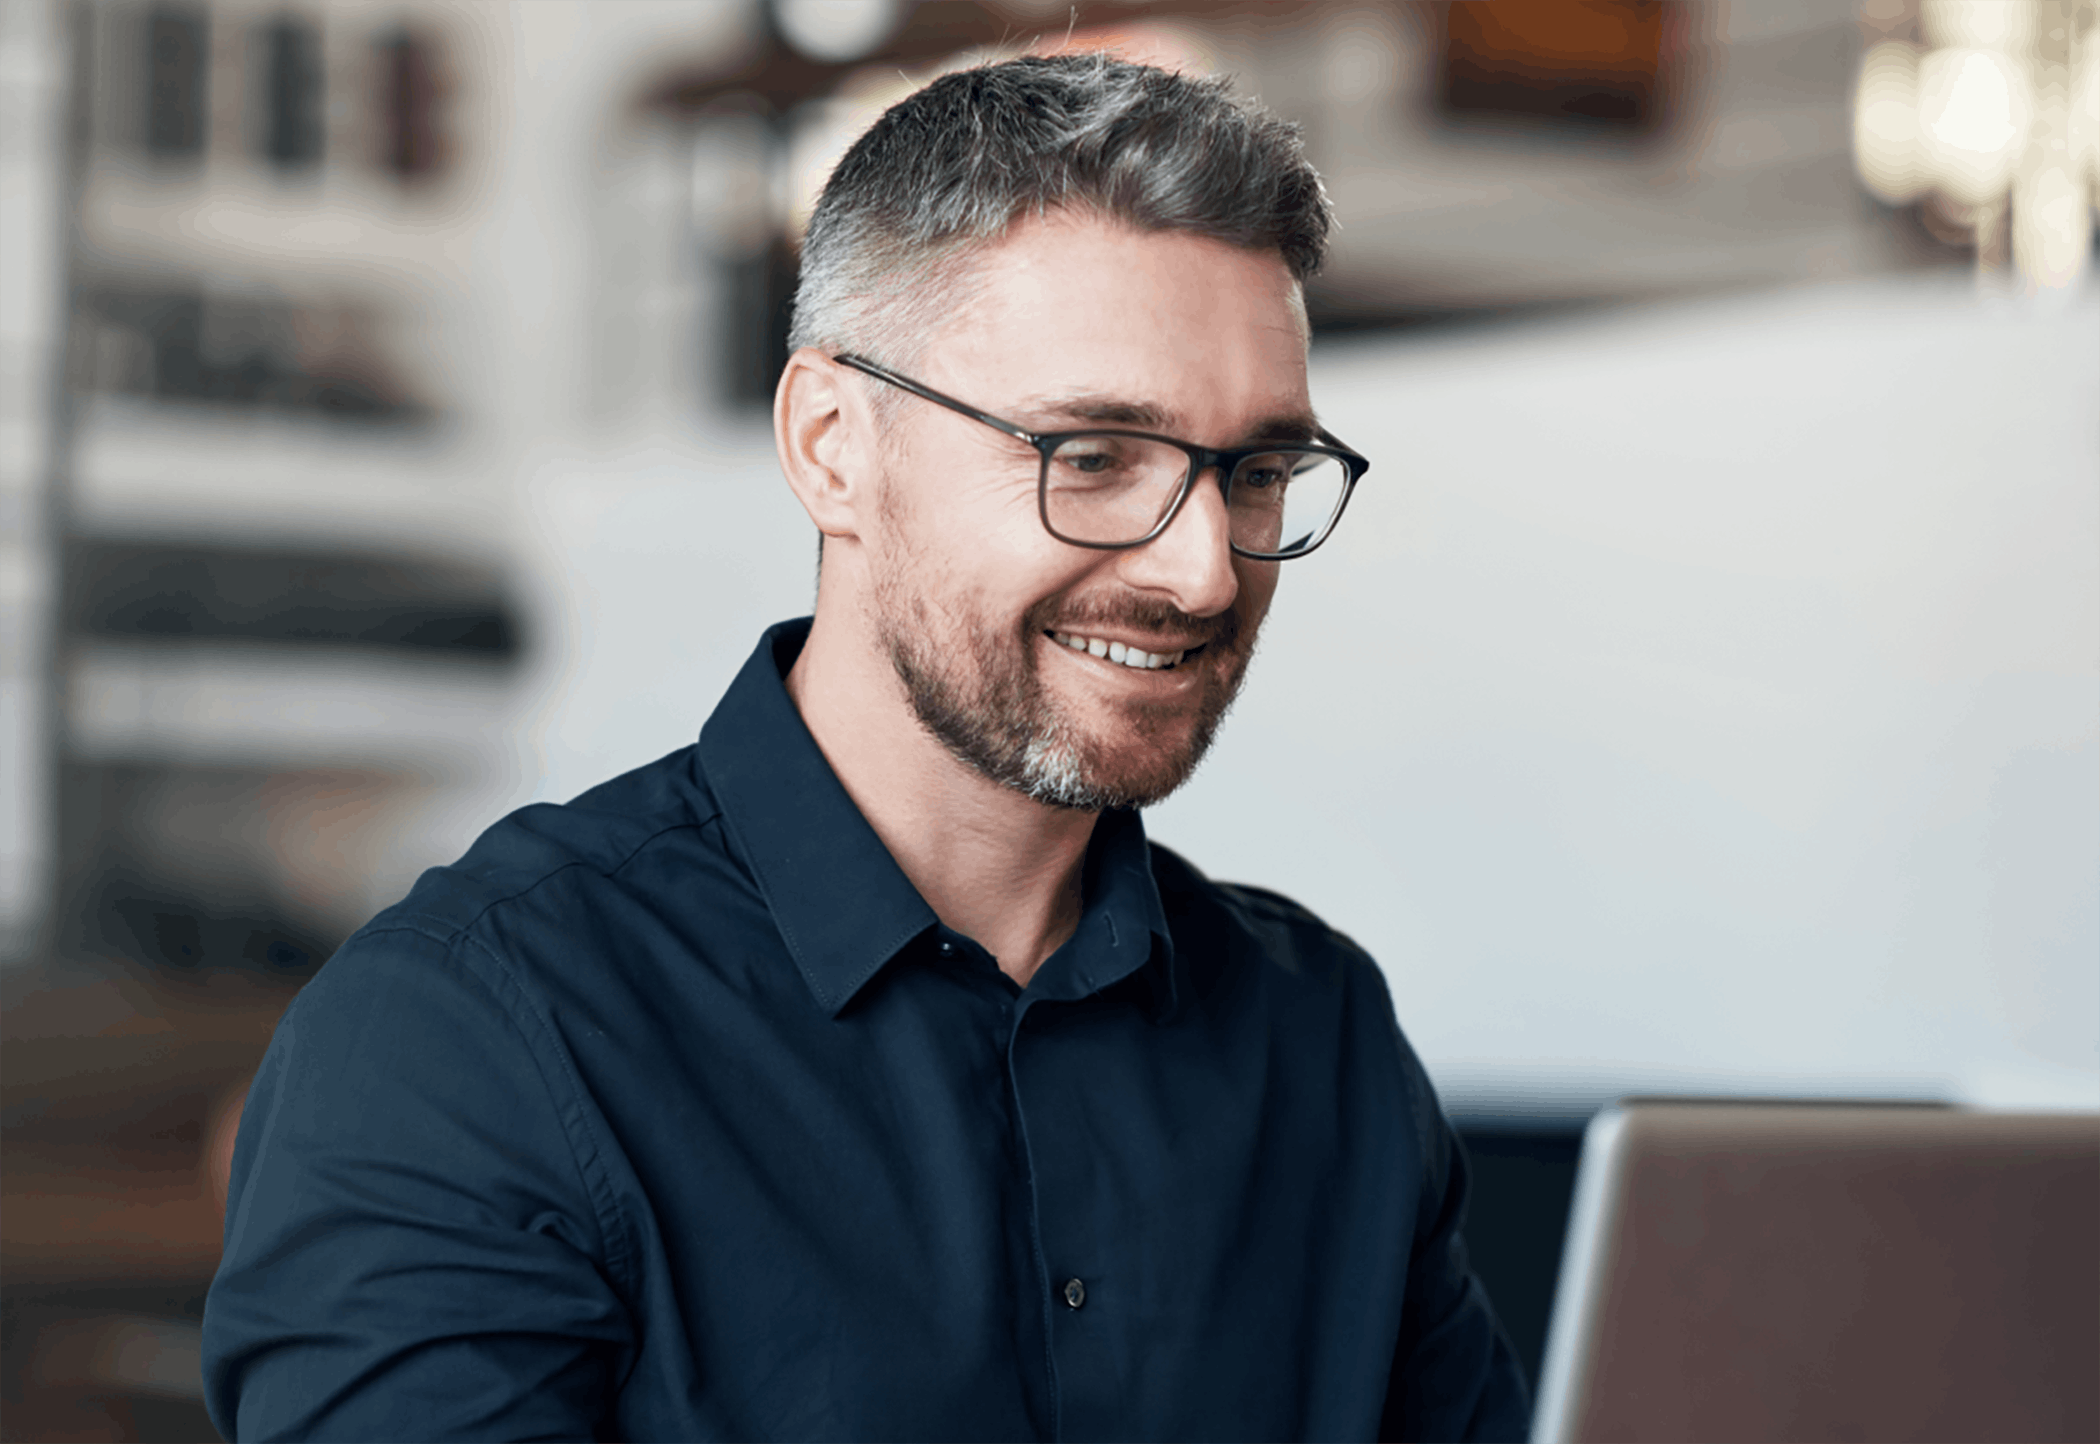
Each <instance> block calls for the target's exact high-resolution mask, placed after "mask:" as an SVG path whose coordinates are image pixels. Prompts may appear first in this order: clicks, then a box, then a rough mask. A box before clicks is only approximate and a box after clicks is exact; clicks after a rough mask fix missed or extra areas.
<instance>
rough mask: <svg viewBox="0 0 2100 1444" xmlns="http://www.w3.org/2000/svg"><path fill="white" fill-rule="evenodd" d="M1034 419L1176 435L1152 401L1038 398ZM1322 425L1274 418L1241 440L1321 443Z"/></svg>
mask: <svg viewBox="0 0 2100 1444" xmlns="http://www.w3.org/2000/svg"><path fill="white" fill-rule="evenodd" d="M1027 414H1029V415H1032V416H1041V417H1052V418H1057V419H1063V418H1067V417H1069V418H1071V419H1072V420H1074V421H1086V422H1094V423H1098V424H1100V425H1105V426H1130V427H1135V428H1136V429H1138V430H1140V431H1155V432H1158V433H1160V434H1161V435H1165V436H1171V435H1174V434H1175V431H1174V418H1173V417H1172V416H1171V415H1170V414H1169V413H1168V412H1166V411H1165V410H1163V409H1162V408H1160V407H1158V406H1155V405H1153V404H1152V403H1151V402H1149V401H1127V400H1123V399H1120V398H1118V397H1113V396H1038V397H1034V398H1032V399H1031V400H1030V401H1029V402H1028V403H1027ZM1319 439H1320V423H1319V421H1318V420H1316V419H1315V418H1314V417H1313V415H1312V413H1311V412H1309V411H1294V412H1289V413H1287V414H1284V415H1279V416H1271V417H1268V418H1266V419H1264V420H1262V421H1260V422H1258V423H1257V424H1256V425H1255V426H1254V427H1252V428H1251V429H1250V430H1249V431H1248V432H1247V434H1246V435H1245V436H1244V437H1243V438H1241V440H1242V442H1243V443H1245V444H1252V443H1254V442H1259V441H1317V440H1319Z"/></svg>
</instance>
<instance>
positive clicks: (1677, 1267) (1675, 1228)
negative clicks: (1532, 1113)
mask: <svg viewBox="0 0 2100 1444" xmlns="http://www.w3.org/2000/svg"><path fill="white" fill-rule="evenodd" d="M1532 1438H1533V1439H1534V1440H1539V1441H1560V1440H1578V1439H1582V1440H1604V1439H1610V1440H1646V1439H1653V1440H1677V1441H1696V1440H1836V1439H1844V1440H1894V1439H1906V1440H1910V1439H1916V1440H1926V1439H1945V1440H1957V1439H1958V1440H1972V1441H1980V1440H1996V1439H2004V1440H2028V1441H2039V1440H2093V1439H2100V1115H2086V1114H2077V1115H2067V1114H2036V1115H2014V1114H2002V1113H1978V1112H1969V1111H1966V1110H1958V1109H1946V1108H1927V1107H1920V1108H1906V1107H1878V1106H1843V1105H1818V1104H1808V1105H1799V1104H1791V1105H1790V1104H1776V1105H1765V1104H1734V1103H1665V1104H1635V1105H1627V1106H1623V1107H1620V1108H1614V1109H1609V1110H1606V1111H1605V1112H1604V1113H1601V1114H1599V1115H1598V1116H1597V1117H1596V1118H1595V1119H1594V1120H1592V1122H1591V1124H1590V1127H1589V1131H1588V1133H1587V1135H1586V1136H1585V1139H1584V1144H1583V1156H1582V1163H1581V1167H1580V1170H1579V1171H1578V1174H1577V1177H1576V1185H1575V1199H1574V1205H1573V1208H1572V1211H1571V1213H1570V1216H1569V1221H1568V1237H1567V1246H1566V1248H1565V1250H1564V1251H1563V1254H1562V1263H1561V1275H1560V1289H1559V1292H1558V1294H1557V1295H1556V1298H1555V1302H1554V1311H1553V1321H1552V1324H1551V1327H1550V1330H1549V1332H1548V1335H1547V1341H1546V1354H1545V1360H1544V1363H1543V1365H1542V1367H1541V1370H1540V1379H1539V1398H1538V1406H1537V1412H1536V1414H1535V1416H1534V1420H1533V1429H1532Z"/></svg>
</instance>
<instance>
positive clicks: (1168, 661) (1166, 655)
mask: <svg viewBox="0 0 2100 1444" xmlns="http://www.w3.org/2000/svg"><path fill="white" fill-rule="evenodd" d="M1050 639H1051V640H1052V641H1054V642H1058V643H1060V644H1062V645H1064V646H1067V647H1070V648H1071V649H1072V650H1073V651H1075V652H1086V653H1088V654H1089V655H1092V656H1095V657H1101V658H1104V659H1106V660H1107V661H1110V662H1114V663H1117V664H1118V665H1121V666H1124V667H1131V668H1135V669H1136V670H1138V671H1141V672H1156V671H1158V670H1159V669H1160V668H1162V667H1173V666H1177V665H1179V664H1180V662H1181V659H1182V658H1183V657H1185V656H1187V655H1188V653H1187V652H1186V651H1181V652H1147V651H1145V650H1143V649H1142V648H1139V647H1133V646H1130V645H1128V644H1127V643H1123V642H1105V641H1103V640H1102V639H1101V638H1099V637H1082V636H1079V635H1077V634H1076V633H1073V632H1052V633H1051V634H1050Z"/></svg>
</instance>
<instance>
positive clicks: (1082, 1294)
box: [1065, 1279, 1086, 1309]
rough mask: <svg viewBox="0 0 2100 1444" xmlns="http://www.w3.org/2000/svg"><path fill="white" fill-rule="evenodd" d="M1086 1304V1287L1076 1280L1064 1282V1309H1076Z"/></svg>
mask: <svg viewBox="0 0 2100 1444" xmlns="http://www.w3.org/2000/svg"><path fill="white" fill-rule="evenodd" d="M1085 1302H1086V1285H1085V1284H1084V1283H1082V1282H1081V1281H1080V1280H1078V1279H1066V1280H1065V1307H1066V1308H1068V1309H1076V1308H1078V1307H1079V1306H1080V1305H1081V1304H1083V1303H1085Z"/></svg>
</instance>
